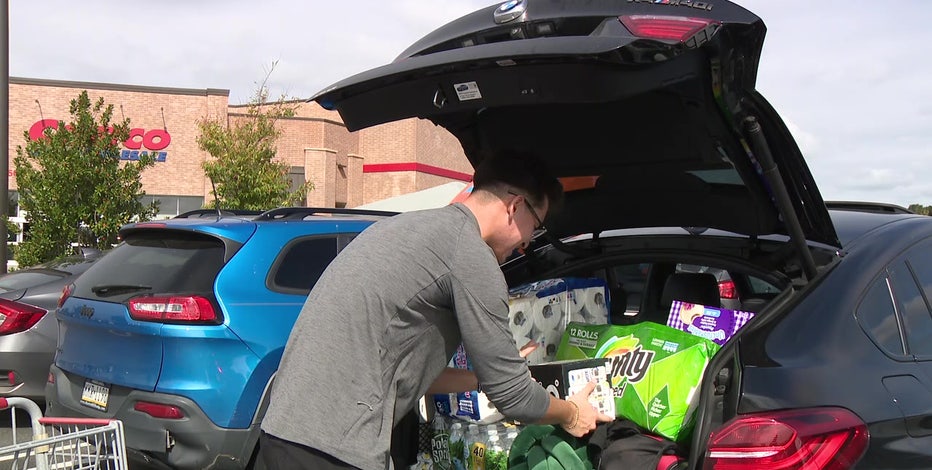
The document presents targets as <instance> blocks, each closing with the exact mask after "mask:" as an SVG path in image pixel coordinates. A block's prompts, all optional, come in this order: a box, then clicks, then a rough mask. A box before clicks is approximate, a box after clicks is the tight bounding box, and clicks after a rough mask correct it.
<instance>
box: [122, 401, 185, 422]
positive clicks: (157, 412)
mask: <svg viewBox="0 0 932 470" xmlns="http://www.w3.org/2000/svg"><path fill="white" fill-rule="evenodd" d="M133 409H134V410H136V411H140V412H143V413H145V414H147V415H149V416H151V417H153V418H161V419H181V418H184V412H183V411H181V408H178V407H177V406H172V405H163V404H161V403H152V402H148V401H137V402H136V404H134V405H133Z"/></svg>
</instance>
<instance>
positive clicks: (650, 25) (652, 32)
mask: <svg viewBox="0 0 932 470" xmlns="http://www.w3.org/2000/svg"><path fill="white" fill-rule="evenodd" d="M618 21H621V24H623V25H625V28H628V31H631V34H633V35H635V36H637V37H639V38H645V39H660V40H672V41H679V42H682V43H685V42H687V41H688V40H690V39H692V38H693V36H697V35H698V34H699V33H700V32H702V31H703V30H704V29H706V28H709V27H713V28H715V27H718V25H720V24H721V23H720V22H718V21H715V20H710V19H706V18H690V17H686V16H656V15H626V16H619V17H618ZM711 33H712V32H711V31H710V32H708V33H706V34H705V35H702V37H698V36H697V37H696V39H697V41H696V44H695V45H699V44H702V43H704V42H706V41H708V39H709V37H711V36H712V34H711Z"/></svg>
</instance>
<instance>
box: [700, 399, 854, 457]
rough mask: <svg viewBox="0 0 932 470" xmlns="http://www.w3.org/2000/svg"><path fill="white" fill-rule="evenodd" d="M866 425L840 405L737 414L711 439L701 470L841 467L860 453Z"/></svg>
mask: <svg viewBox="0 0 932 470" xmlns="http://www.w3.org/2000/svg"><path fill="white" fill-rule="evenodd" d="M869 440H870V438H869V436H868V433H867V426H866V425H865V424H864V423H863V422H862V421H861V420H860V418H858V417H857V416H856V415H855V414H854V413H852V412H850V411H848V410H846V409H843V408H808V409H800V410H789V411H777V412H772V413H760V414H753V415H745V416H740V417H737V418H735V419H733V420H731V421H729V422H728V423H727V424H726V425H725V426H724V427H723V428H722V429H720V430H718V431H716V432H714V433H713V434H712V437H711V438H710V440H709V443H710V444H709V453H708V455H707V457H706V463H705V465H703V468H706V469H715V470H750V469H767V470H844V469H849V468H851V467H853V466H854V464H855V463H856V462H857V461H858V460H859V459H860V458H861V456H862V455H864V451H865V450H866V449H867V443H868V441H869Z"/></svg>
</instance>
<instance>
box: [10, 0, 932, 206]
mask: <svg viewBox="0 0 932 470" xmlns="http://www.w3.org/2000/svg"><path fill="white" fill-rule="evenodd" d="M8 1H9V3H10V75H12V76H15V77H28V78H43V79H54V80H75V81H91V82H105V83H119V84H129V85H147V86H167V87H182V88H201V89H203V88H221V89H228V90H230V102H231V103H234V104H235V103H243V102H246V101H248V100H249V98H250V96H251V95H252V93H253V91H254V90H255V88H256V84H257V83H258V82H259V81H261V79H262V78H263V77H265V75H266V73H267V72H268V71H269V68H270V66H271V64H272V62H273V61H277V63H278V65H277V66H276V68H275V70H274V72H273V73H272V75H271V80H270V84H271V86H272V91H273V94H274V95H278V94H280V93H284V94H286V95H288V96H291V97H302V98H306V97H310V96H311V95H313V94H314V93H316V92H317V91H319V90H320V89H322V88H324V87H325V86H327V85H329V84H331V83H333V82H336V81H338V80H340V79H342V78H345V77H347V76H349V75H352V74H355V73H358V72H362V71H364V70H367V69H369V68H373V67H377V66H380V65H384V64H386V63H388V62H390V61H391V60H393V59H394V58H395V56H396V55H397V54H398V53H400V52H401V51H402V50H404V49H405V48H406V47H407V46H408V45H410V44H411V43H412V42H414V41H415V40H417V39H418V38H420V37H421V36H423V35H424V34H426V33H428V32H430V31H431V30H433V29H434V28H436V27H438V26H440V25H442V24H444V23H446V22H448V21H450V20H452V19H454V18H456V17H458V16H461V15H463V14H466V13H469V12H471V11H474V10H476V9H479V8H482V7H485V6H488V5H492V4H494V3H496V2H494V1H488V0H357V1H348V0H345V1H343V0H341V1H321V0H311V1H286V0H263V1H258V0H222V1H221V0H150V1H141V0H81V1H74V0H67V1H66V0H8ZM618 1H622V0H618ZM710 1H711V3H712V4H713V5H714V4H715V0H710ZM737 3H739V4H741V5H743V6H745V7H746V8H748V9H750V10H751V11H753V12H755V13H757V14H758V15H759V16H761V17H762V18H763V19H764V23H765V24H766V25H767V28H768V32H767V38H766V41H765V43H764V51H763V58H762V61H761V67H760V71H759V75H758V89H759V90H760V91H761V93H763V94H764V96H766V97H767V98H768V100H770V102H771V104H773V105H774V107H775V108H776V109H777V111H778V112H779V113H780V114H781V115H782V116H783V119H784V120H785V121H786V122H787V124H788V125H789V127H790V128H791V130H792V131H793V134H794V135H795V137H796V139H797V141H798V143H799V145H800V148H801V149H802V150H803V153H804V154H805V155H806V158H807V161H808V163H809V166H810V168H811V170H812V172H813V175H814V176H815V179H816V183H817V184H818V185H819V188H820V189H821V191H822V195H823V197H825V199H835V200H838V199H842V200H876V201H884V202H890V203H895V204H900V205H904V206H905V205H908V204H911V203H920V204H923V205H932V178H930V177H929V176H927V174H926V171H929V165H930V163H932V61H930V60H929V59H928V53H927V52H926V50H925V49H926V48H927V47H928V45H929V44H932V28H929V27H928V20H929V19H932V1H928V0H888V1H884V2H877V1H867V0H847V1H842V0H821V1H814V0H739V1H738V2H737ZM930 173H932V171H930Z"/></svg>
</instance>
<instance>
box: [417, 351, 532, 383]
mask: <svg viewBox="0 0 932 470" xmlns="http://www.w3.org/2000/svg"><path fill="white" fill-rule="evenodd" d="M538 346H540V345H539V344H537V343H536V342H534V341H528V342H527V344H525V345H524V346H522V347H521V349H520V350H518V355H520V356H521V357H527V356H528V354H531V353H532V352H534V350H535V349H537V347H538ZM478 389H479V378H478V377H476V374H475V372H473V371H471V370H465V369H454V368H452V367H447V368H446V369H444V371H443V372H441V373H440V376H439V377H437V380H434V383H433V384H431V385H430V388H428V389H427V393H428V394H435V393H461V392H469V391H472V390H478Z"/></svg>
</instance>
